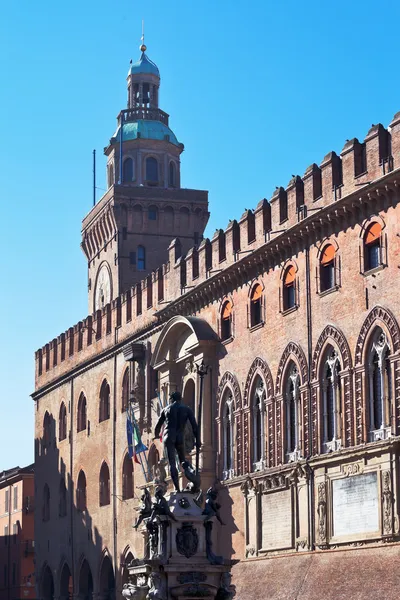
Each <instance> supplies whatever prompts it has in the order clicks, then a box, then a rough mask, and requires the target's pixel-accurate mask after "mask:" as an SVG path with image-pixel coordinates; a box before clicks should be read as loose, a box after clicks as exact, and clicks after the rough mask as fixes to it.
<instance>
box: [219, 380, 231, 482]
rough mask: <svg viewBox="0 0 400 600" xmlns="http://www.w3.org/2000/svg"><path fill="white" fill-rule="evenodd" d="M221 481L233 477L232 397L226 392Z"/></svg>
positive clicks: (229, 392) (223, 416) (223, 415)
mask: <svg viewBox="0 0 400 600" xmlns="http://www.w3.org/2000/svg"><path fill="white" fill-rule="evenodd" d="M222 443H223V449H222V458H223V461H222V462H223V464H222V469H223V470H222V479H224V480H225V479H230V478H231V477H233V476H234V458H233V448H234V430H233V396H232V393H231V391H230V390H227V391H226V392H225V394H224V399H223V413H222Z"/></svg>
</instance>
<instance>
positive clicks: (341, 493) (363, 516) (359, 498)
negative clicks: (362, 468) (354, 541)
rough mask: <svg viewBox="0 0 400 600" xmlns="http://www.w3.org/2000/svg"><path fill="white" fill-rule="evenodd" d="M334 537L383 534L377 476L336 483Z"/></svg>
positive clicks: (348, 478)
mask: <svg viewBox="0 0 400 600" xmlns="http://www.w3.org/2000/svg"><path fill="white" fill-rule="evenodd" d="M332 506H333V535H334V536H344V535H353V534H360V533H372V532H375V531H378V530H379V503H378V479H377V474H376V473H366V474H365V475H355V476H354V477H346V478H345V479H335V480H334V481H333V482H332Z"/></svg>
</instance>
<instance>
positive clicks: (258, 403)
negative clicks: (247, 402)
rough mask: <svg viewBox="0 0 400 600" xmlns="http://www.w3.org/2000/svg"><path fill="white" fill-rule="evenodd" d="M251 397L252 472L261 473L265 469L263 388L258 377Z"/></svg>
mask: <svg viewBox="0 0 400 600" xmlns="http://www.w3.org/2000/svg"><path fill="white" fill-rule="evenodd" d="M252 396H253V398H252V430H253V453H252V462H253V471H262V470H263V469H264V468H265V424H264V422H265V386H264V382H263V380H262V379H261V377H259V376H258V377H257V379H256V381H255V382H254V386H253V394H252Z"/></svg>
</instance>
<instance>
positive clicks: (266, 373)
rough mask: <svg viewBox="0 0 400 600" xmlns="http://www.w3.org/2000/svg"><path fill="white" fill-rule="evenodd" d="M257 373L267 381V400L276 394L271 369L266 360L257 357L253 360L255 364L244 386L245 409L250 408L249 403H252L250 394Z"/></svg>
mask: <svg viewBox="0 0 400 600" xmlns="http://www.w3.org/2000/svg"><path fill="white" fill-rule="evenodd" d="M257 373H259V374H260V375H261V377H262V378H263V379H264V381H265V385H266V392H267V398H272V396H273V394H274V382H273V379H272V375H271V371H270V368H269V366H268V365H267V363H266V362H265V360H263V359H262V358H260V357H259V356H257V358H255V359H254V360H253V363H252V365H251V367H250V370H249V372H248V375H247V379H246V383H245V386H244V392H243V406H244V407H247V406H249V402H250V399H249V393H250V390H251V388H252V385H253V380H254V378H255V377H256V375H257Z"/></svg>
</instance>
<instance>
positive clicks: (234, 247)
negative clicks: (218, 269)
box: [225, 219, 242, 263]
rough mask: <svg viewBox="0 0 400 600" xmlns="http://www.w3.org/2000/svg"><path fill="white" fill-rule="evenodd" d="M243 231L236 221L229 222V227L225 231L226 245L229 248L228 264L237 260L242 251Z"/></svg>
mask: <svg viewBox="0 0 400 600" xmlns="http://www.w3.org/2000/svg"><path fill="white" fill-rule="evenodd" d="M241 238H242V236H241V230H240V226H239V223H238V222H237V221H236V219H234V220H233V221H229V224H228V227H227V228H226V229H225V243H226V248H227V259H228V263H231V262H234V261H235V260H237V253H238V252H240V250H241Z"/></svg>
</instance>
